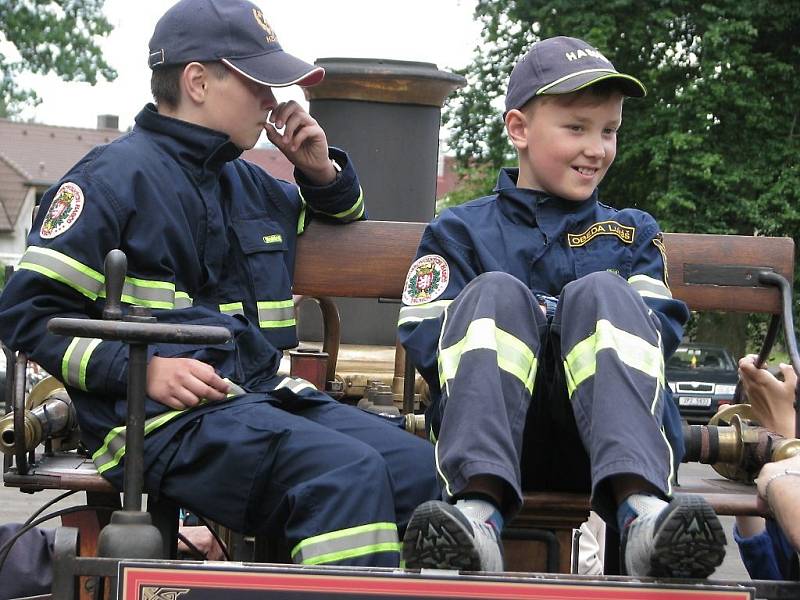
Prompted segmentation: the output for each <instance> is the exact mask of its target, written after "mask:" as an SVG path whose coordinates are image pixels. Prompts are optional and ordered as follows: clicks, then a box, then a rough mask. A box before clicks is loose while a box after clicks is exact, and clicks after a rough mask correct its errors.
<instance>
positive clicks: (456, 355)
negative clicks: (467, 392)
mask: <svg viewBox="0 0 800 600" xmlns="http://www.w3.org/2000/svg"><path fill="white" fill-rule="evenodd" d="M481 349H484V350H491V351H493V352H495V353H496V354H497V366H498V367H499V368H500V369H501V370H503V371H506V372H508V373H510V374H511V375H513V376H514V377H516V378H517V379H519V380H520V381H521V382H522V385H524V386H525V389H527V390H528V393H529V394H532V393H533V383H534V380H535V379H536V357H535V356H534V354H533V351H532V350H531V349H530V348H528V346H526V345H525V343H524V342H522V341H520V340H519V339H517V338H515V337H514V336H513V335H511V334H510V333H507V332H505V331H503V330H502V329H498V327H497V326H496V325H495V322H494V320H493V319H476V320H475V321H473V322H472V323H470V324H469V327H467V333H466V335H465V336H464V337H463V338H461V340H459V341H458V342H456V343H455V344H453V345H452V346H449V347H447V348H442V349H441V350H440V351H439V384H440V385H441V387H442V388H444V387H445V382H446V381H448V380H450V379H453V378H454V377H455V376H456V371H458V364H459V362H461V356H462V355H463V354H465V353H467V352H469V351H470V350H481Z"/></svg>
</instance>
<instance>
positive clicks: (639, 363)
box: [564, 320, 664, 397]
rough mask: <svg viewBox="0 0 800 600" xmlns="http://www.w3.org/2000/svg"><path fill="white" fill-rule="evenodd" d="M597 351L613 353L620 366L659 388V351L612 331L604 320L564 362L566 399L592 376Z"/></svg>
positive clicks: (661, 376) (661, 371)
mask: <svg viewBox="0 0 800 600" xmlns="http://www.w3.org/2000/svg"><path fill="white" fill-rule="evenodd" d="M601 350H613V351H614V352H616V353H617V356H618V357H619V359H620V360H621V361H622V362H623V363H625V364H626V365H628V366H629V367H632V368H634V369H636V370H638V371H642V372H643V373H645V374H647V375H649V376H650V377H653V378H655V379H656V380H657V381H658V382H659V384H660V385H661V386H662V387H663V385H664V355H663V354H662V352H661V348H659V347H658V346H653V345H652V344H649V343H648V342H647V341H645V340H643V339H642V338H640V337H638V336H635V335H633V334H632V333H628V332H627V331H623V330H622V329H618V328H616V327H614V326H613V325H612V324H611V323H610V322H609V321H607V320H600V321H598V322H597V328H596V330H595V332H594V333H593V334H592V335H590V336H589V337H588V338H586V339H585V340H582V341H580V342H578V343H577V344H575V347H574V348H573V349H572V350H570V352H569V353H568V354H567V356H566V358H565V360H564V371H565V373H566V376H567V390H568V392H569V395H570V397H572V394H573V393H574V392H575V389H576V388H577V387H578V386H579V385H580V384H581V383H582V382H584V381H585V380H586V379H588V378H589V377H592V376H593V375H594V373H595V371H596V369H597V353H598V352H600V351H601Z"/></svg>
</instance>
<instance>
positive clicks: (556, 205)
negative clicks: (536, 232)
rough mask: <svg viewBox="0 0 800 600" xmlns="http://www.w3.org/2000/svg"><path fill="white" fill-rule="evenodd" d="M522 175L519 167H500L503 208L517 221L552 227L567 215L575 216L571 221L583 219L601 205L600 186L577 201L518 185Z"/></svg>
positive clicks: (499, 192) (498, 188) (499, 193)
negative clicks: (599, 200)
mask: <svg viewBox="0 0 800 600" xmlns="http://www.w3.org/2000/svg"><path fill="white" fill-rule="evenodd" d="M518 177H519V169H510V168H504V169H500V174H499V175H498V176H497V185H496V186H495V188H494V191H495V193H496V194H497V200H498V204H499V206H500V210H501V211H502V212H503V214H505V215H506V216H507V217H508V218H509V219H511V220H512V221H514V222H518V223H522V224H524V225H531V226H539V227H542V228H548V229H550V228H552V226H554V225H556V224H557V223H560V222H562V221H564V220H565V219H564V218H565V217H566V216H567V215H571V216H573V219H570V220H571V221H575V222H577V221H579V220H580V219H582V218H583V217H585V216H587V215H588V214H590V213H591V212H592V211H593V210H594V208H595V206H596V205H597V197H598V194H597V189H595V190H594V192H592V195H591V196H589V197H588V198H587V199H586V200H583V201H580V202H575V201H573V200H566V199H564V198H560V197H558V196H551V195H550V194H547V193H546V192H542V191H539V190H531V189H527V188H518V187H517V178H518Z"/></svg>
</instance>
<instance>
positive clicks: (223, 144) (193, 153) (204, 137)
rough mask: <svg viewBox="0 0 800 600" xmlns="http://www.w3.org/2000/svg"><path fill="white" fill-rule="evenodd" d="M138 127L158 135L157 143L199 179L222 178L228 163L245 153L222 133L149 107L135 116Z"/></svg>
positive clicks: (150, 105)
mask: <svg viewBox="0 0 800 600" xmlns="http://www.w3.org/2000/svg"><path fill="white" fill-rule="evenodd" d="M135 121H136V127H141V128H142V129H146V130H148V131H150V132H152V133H155V134H157V135H156V143H157V144H158V145H159V146H160V147H161V148H162V149H163V150H164V151H165V152H167V153H168V154H171V155H173V156H174V157H175V158H176V159H177V160H178V161H179V162H181V163H182V164H185V165H187V166H188V167H189V169H190V170H191V171H193V172H194V173H195V174H196V176H197V177H198V178H202V177H203V176H207V175H217V174H219V172H220V170H221V169H222V167H223V166H224V165H225V163H227V162H229V161H231V160H234V159H235V158H238V157H239V156H240V155H241V153H242V150H241V148H239V147H238V146H236V145H235V144H234V143H233V142H231V141H230V138H229V137H228V136H227V135H226V134H224V133H222V132H219V131H215V130H213V129H209V128H207V127H202V126H200V125H196V124H194V123H190V122H189V121H182V120H180V119H174V118H172V117H168V116H165V115H162V114H160V113H159V112H158V110H157V109H156V107H155V105H154V104H152V103H150V104H147V105H146V106H145V107H144V108H143V109H142V110H141V111H140V112H139V114H138V115H136V119H135Z"/></svg>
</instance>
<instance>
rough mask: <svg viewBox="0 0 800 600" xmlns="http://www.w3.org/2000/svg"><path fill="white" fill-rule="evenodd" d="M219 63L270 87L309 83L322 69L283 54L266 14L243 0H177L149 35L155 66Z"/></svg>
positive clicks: (316, 79) (318, 78)
mask: <svg viewBox="0 0 800 600" xmlns="http://www.w3.org/2000/svg"><path fill="white" fill-rule="evenodd" d="M214 61H221V62H223V63H224V64H226V65H227V66H228V67H230V68H231V69H233V70H235V71H238V72H239V73H241V74H242V75H244V76H245V77H247V78H248V79H252V80H253V81H255V82H257V83H260V84H262V85H268V86H270V87H285V86H288V85H294V84H298V85H302V86H311V85H315V84H317V83H319V82H320V81H322V78H323V77H324V76H325V70H324V69H323V68H322V67H317V66H315V65H311V64H309V63H307V62H305V61H302V60H300V59H299V58H296V57H294V56H292V55H291V54H287V53H286V52H284V51H283V48H281V45H280V44H279V43H278V38H277V37H276V35H275V31H274V30H273V29H272V27H271V26H270V24H269V23H268V22H267V20H266V19H265V18H264V13H262V12H261V9H260V8H258V7H257V6H256V5H255V4H253V3H252V2H247V1H246V0H181V1H180V2H178V3H177V4H175V5H174V6H173V7H172V8H170V9H169V10H168V11H167V12H166V13H164V16H162V17H161V18H160V19H159V21H158V23H156V29H155V31H154V32H153V37H152V38H151V39H150V57H149V59H148V64H149V65H150V68H151V69H153V70H156V69H161V68H163V67H166V66H169V65H180V64H186V63H190V62H214Z"/></svg>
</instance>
